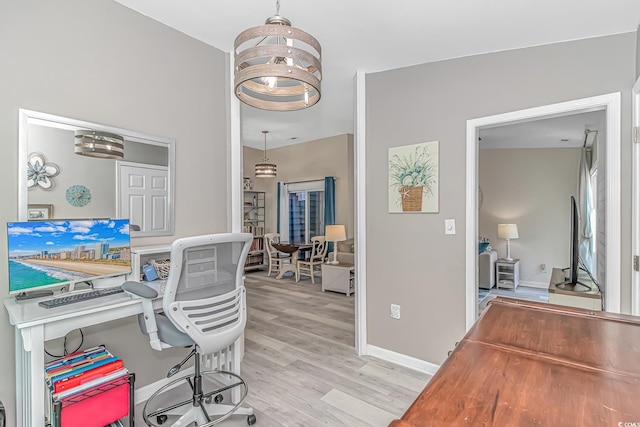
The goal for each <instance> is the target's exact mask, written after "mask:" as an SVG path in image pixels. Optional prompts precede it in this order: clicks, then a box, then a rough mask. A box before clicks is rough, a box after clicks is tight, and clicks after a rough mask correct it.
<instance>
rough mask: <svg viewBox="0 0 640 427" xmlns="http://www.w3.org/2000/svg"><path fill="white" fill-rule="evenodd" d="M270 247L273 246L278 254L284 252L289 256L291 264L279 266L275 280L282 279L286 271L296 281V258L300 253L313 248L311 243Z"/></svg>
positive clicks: (283, 244) (282, 243) (294, 243)
mask: <svg viewBox="0 0 640 427" xmlns="http://www.w3.org/2000/svg"><path fill="white" fill-rule="evenodd" d="M271 246H273V247H274V248H275V249H276V250H278V251H279V252H284V253H286V254H290V255H291V263H290V264H283V265H281V266H280V273H278V275H277V276H276V279H282V277H283V276H284V273H286V272H287V271H291V272H292V273H293V274H294V275H295V276H296V279H297V278H298V256H299V253H300V251H308V250H310V249H311V248H313V245H312V244H311V243H296V242H293V243H285V242H280V243H272V244H271Z"/></svg>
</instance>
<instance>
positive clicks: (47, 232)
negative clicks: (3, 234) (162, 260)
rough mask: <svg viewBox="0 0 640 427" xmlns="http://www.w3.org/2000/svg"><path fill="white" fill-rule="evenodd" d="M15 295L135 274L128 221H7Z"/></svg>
mask: <svg viewBox="0 0 640 427" xmlns="http://www.w3.org/2000/svg"><path fill="white" fill-rule="evenodd" d="M7 243H8V254H9V256H8V258H9V293H10V294H21V293H24V292H27V291H32V290H35V289H38V290H40V289H47V288H52V287H62V286H64V285H70V289H73V286H74V285H75V284H76V283H80V282H91V281H92V280H95V279H100V278H105V277H112V276H119V275H125V274H129V273H131V240H130V238H129V220H128V219H79V220H43V221H27V222H9V223H7Z"/></svg>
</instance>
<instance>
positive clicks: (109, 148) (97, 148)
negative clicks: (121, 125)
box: [74, 130, 124, 160]
mask: <svg viewBox="0 0 640 427" xmlns="http://www.w3.org/2000/svg"><path fill="white" fill-rule="evenodd" d="M75 138H76V142H75V149H74V152H75V153H76V154H79V155H81V156H88V157H98V158H101V159H114V160H122V159H124V138H123V137H122V136H120V135H116V134H115V133H109V132H99V131H94V130H77V131H75Z"/></svg>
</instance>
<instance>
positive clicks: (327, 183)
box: [324, 176, 336, 252]
mask: <svg viewBox="0 0 640 427" xmlns="http://www.w3.org/2000/svg"><path fill="white" fill-rule="evenodd" d="M335 223H336V181H335V178H334V177H332V176H325V177H324V225H325V227H326V226H327V225H333V224H335ZM327 252H333V242H329V246H328V247H327Z"/></svg>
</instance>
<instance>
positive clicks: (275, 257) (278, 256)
mask: <svg viewBox="0 0 640 427" xmlns="http://www.w3.org/2000/svg"><path fill="white" fill-rule="evenodd" d="M273 243H280V234H279V233H265V235H264V247H265V250H266V251H267V260H268V263H269V271H268V272H267V276H271V273H272V272H273V273H275V274H276V275H277V274H278V273H280V269H281V268H282V264H284V262H285V261H286V260H290V261H291V254H285V253H283V252H280V251H278V250H277V249H276V248H274V247H273Z"/></svg>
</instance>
